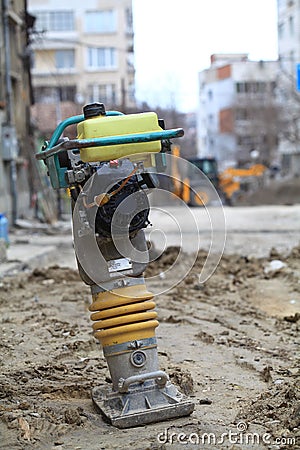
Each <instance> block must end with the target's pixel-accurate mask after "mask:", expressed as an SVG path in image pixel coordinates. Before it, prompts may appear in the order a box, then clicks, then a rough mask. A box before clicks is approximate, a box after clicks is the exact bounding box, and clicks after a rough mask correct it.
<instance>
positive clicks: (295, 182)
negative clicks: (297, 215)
mask: <svg viewBox="0 0 300 450" xmlns="http://www.w3.org/2000/svg"><path fill="white" fill-rule="evenodd" d="M298 203H300V178H299V177H297V178H293V179H288V180H269V182H268V184H267V185H264V186H261V187H259V188H258V189H257V190H256V191H255V192H252V193H249V194H248V193H241V194H240V195H239V196H238V199H237V204H238V205H247V206H257V205H295V204H298Z"/></svg>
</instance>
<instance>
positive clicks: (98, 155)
mask: <svg viewBox="0 0 300 450" xmlns="http://www.w3.org/2000/svg"><path fill="white" fill-rule="evenodd" d="M153 131H162V128H161V127H160V126H159V124H158V118H157V114H155V113H153V112H146V113H140V114H128V115H120V116H96V117H92V118H89V119H86V120H84V121H82V122H80V123H79V124H78V125H77V134H78V136H77V137H78V139H95V138H100V137H108V136H123V135H127V134H139V133H147V132H153ZM160 150H161V141H152V142H139V143H133V144H132V143H131V144H119V145H108V146H105V147H88V148H82V149H80V157H81V160H82V161H83V162H95V161H109V160H112V159H118V158H123V157H125V156H128V155H132V154H137V153H146V152H147V153H158V152H160Z"/></svg>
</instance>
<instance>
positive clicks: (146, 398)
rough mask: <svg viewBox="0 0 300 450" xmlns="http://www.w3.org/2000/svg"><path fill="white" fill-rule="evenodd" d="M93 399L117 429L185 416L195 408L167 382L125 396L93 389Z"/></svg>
mask: <svg viewBox="0 0 300 450" xmlns="http://www.w3.org/2000/svg"><path fill="white" fill-rule="evenodd" d="M92 398H93V401H94V403H95V405H96V406H97V407H98V408H99V409H100V411H101V413H102V415H103V416H104V419H106V420H107V421H108V422H110V423H111V424H112V425H113V426H115V427H118V428H130V427H137V426H141V425H146V424H148V423H153V422H162V421H164V420H169V419H174V418H179V417H183V416H188V415H190V414H191V413H192V412H193V410H194V406H195V405H194V403H193V402H192V401H191V400H189V399H188V398H187V397H185V396H184V395H183V394H181V393H180V392H179V391H178V390H177V389H176V387H175V386H174V385H173V384H172V383H171V382H169V381H168V382H167V384H166V385H165V386H164V387H163V388H159V387H158V386H157V385H156V384H154V383H148V385H146V383H145V384H144V385H143V387H142V388H141V387H140V386H138V387H136V388H134V387H133V388H132V389H131V390H130V391H129V392H127V393H124V394H121V393H119V392H113V391H111V390H109V389H108V388H103V387H96V388H94V389H93V391H92Z"/></svg>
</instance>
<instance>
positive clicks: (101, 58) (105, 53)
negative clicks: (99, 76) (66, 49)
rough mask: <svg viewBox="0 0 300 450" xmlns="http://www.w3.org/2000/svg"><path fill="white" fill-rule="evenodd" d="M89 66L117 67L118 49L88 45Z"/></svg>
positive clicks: (99, 67) (98, 67)
mask: <svg viewBox="0 0 300 450" xmlns="http://www.w3.org/2000/svg"><path fill="white" fill-rule="evenodd" d="M87 54H88V68H90V69H93V68H94V69H111V68H116V66H117V62H116V49H115V48H112V47H88V49H87Z"/></svg>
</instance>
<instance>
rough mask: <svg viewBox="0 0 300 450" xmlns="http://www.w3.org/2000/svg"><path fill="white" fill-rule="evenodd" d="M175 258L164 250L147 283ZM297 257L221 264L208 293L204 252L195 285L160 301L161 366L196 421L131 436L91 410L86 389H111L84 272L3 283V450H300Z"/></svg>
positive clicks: (47, 273)
mask: <svg viewBox="0 0 300 450" xmlns="http://www.w3.org/2000/svg"><path fill="white" fill-rule="evenodd" d="M177 254H178V248H176V247H174V248H169V249H167V251H166V252H165V253H164V254H163V255H162V256H161V257H160V259H159V260H158V261H157V262H156V263H152V264H151V265H150V266H149V268H148V270H147V274H146V276H147V277H149V276H151V275H153V274H155V273H157V274H160V273H161V272H164V271H165V270H166V268H167V267H169V266H170V265H172V264H173V263H174V261H175V259H176V256H177ZM299 257H300V247H295V248H294V249H293V250H292V251H291V253H290V254H289V255H287V256H284V255H279V254H278V253H277V252H276V251H275V250H273V251H272V252H271V254H270V255H269V257H265V258H260V259H258V258H253V257H245V256H238V255H224V256H223V258H222V259H221V262H220V264H219V267H218V269H217V271H216V272H215V274H214V275H213V276H212V277H211V278H210V279H209V281H208V282H206V283H205V284H204V285H201V284H199V282H198V275H199V273H200V271H201V268H202V266H203V262H204V260H205V253H204V252H200V253H199V255H198V257H197V260H196V263H195V265H194V267H193V268H192V270H191V271H190V273H189V274H188V276H187V277H186V278H185V279H184V280H183V281H182V282H181V283H180V284H179V285H177V286H176V287H174V288H173V289H172V290H171V291H169V292H167V293H164V294H162V295H160V296H158V297H157V298H156V303H157V311H158V315H159V320H160V326H159V327H158V329H157V336H158V345H159V358H160V365H161V368H162V369H163V370H166V371H167V373H168V374H169V376H170V378H171V380H172V381H173V382H174V383H176V384H177V385H178V386H179V387H180V389H181V390H182V391H183V392H184V393H185V394H187V395H189V396H190V397H191V398H192V399H193V400H194V402H195V411H194V412H193V414H192V415H191V416H189V417H186V418H181V419H177V420H172V421H168V422H162V423H156V424H152V425H148V426H143V427H139V428H132V429H127V430H119V429H117V428H113V427H112V426H110V425H109V424H107V423H105V422H104V421H103V419H102V417H101V415H100V414H99V412H98V411H97V410H96V409H95V407H94V406H93V403H92V401H91V395H90V391H91V388H92V387H94V386H95V385H104V384H107V383H109V382H110V379H109V373H108V370H107V366H106V362H105V360H104V358H103V356H102V350H101V348H100V345H99V344H98V342H97V341H96V340H95V339H94V337H93V336H92V331H91V330H92V328H91V321H90V319H89V312H88V306H89V304H90V293H89V289H88V288H87V287H86V286H85V285H84V284H83V283H82V282H81V280H80V279H79V277H78V275H77V272H76V271H74V270H72V269H68V268H62V267H59V266H53V267H51V268H48V269H45V268H41V269H35V270H34V271H32V272H29V273H22V274H19V275H17V276H14V277H9V278H5V279H3V280H1V281H0V283H1V284H0V288H1V289H0V312H1V328H2V339H1V341H0V346H1V355H0V362H1V367H2V370H1V375H0V418H1V421H0V436H1V440H0V448H1V449H7V450H15V449H26V450H27V449H72V450H76V449H77V450H79V449H84V450H100V449H105V450H106V449H125V448H129V447H131V448H132V449H140V450H146V449H151V450H155V449H156V450H158V449H160V450H162V449H166V448H172V449H179V448H210V449H223V448H224V449H227V448H228V449H240V448H241V449H244V448H256V449H261V448H270V449H281V448H293V449H296V448H300V392H299V362H300V354H299V343H300V342H299V341H300V340H299V329H300V309H299V297H300V281H299V280H300V259H299ZM190 258H191V255H189V254H184V255H183V257H182V267H184V266H185V265H188V264H189V260H190ZM274 260H275V261H278V260H279V261H280V262H281V263H278V262H277V263H274V262H273V263H271V264H270V262H271V261H274ZM178 275H179V274H178ZM164 282H165V280H164V277H161V278H159V281H156V282H155V283H160V284H161V285H163V283H164ZM148 286H149V288H150V289H151V282H149V283H148ZM152 288H155V286H152ZM230 432H231V433H238V434H237V435H234V436H231V435H230ZM182 433H183V434H182ZM246 434H247V435H248V436H250V438H249V437H248V440H246ZM208 435H210V437H209V436H208ZM178 436H181V437H180V439H181V440H182V441H181V442H180V440H179V438H178ZM222 436H223V437H222ZM253 436H256V441H252V440H251V439H252V438H253ZM249 439H250V440H249ZM251 443H252V444H253V445H251ZM248 444H249V445H248Z"/></svg>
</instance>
